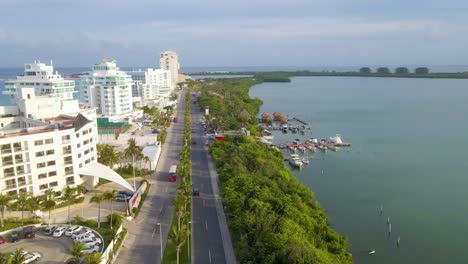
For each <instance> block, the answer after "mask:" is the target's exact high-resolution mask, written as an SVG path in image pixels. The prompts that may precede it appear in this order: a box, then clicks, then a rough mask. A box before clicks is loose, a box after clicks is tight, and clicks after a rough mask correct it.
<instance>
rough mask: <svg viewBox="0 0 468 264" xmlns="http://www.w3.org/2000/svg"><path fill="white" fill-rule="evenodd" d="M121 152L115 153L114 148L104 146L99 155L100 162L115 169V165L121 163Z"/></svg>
mask: <svg viewBox="0 0 468 264" xmlns="http://www.w3.org/2000/svg"><path fill="white" fill-rule="evenodd" d="M120 156H121V155H120V152H118V151H115V150H114V147H112V146H109V145H103V146H102V147H101V151H100V154H99V162H101V163H102V164H104V165H106V166H109V167H110V168H114V165H115V164H117V163H119V161H120Z"/></svg>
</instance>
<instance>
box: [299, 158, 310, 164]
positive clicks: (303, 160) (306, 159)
mask: <svg viewBox="0 0 468 264" xmlns="http://www.w3.org/2000/svg"><path fill="white" fill-rule="evenodd" d="M301 161H302V163H304V164H309V159H308V158H307V157H303V158H302V160H301Z"/></svg>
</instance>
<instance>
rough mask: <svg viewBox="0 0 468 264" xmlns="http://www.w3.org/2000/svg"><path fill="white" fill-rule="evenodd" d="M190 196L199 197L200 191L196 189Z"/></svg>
mask: <svg viewBox="0 0 468 264" xmlns="http://www.w3.org/2000/svg"><path fill="white" fill-rule="evenodd" d="M192 194H193V196H200V190H198V189H197V188H194V189H193V192H192Z"/></svg>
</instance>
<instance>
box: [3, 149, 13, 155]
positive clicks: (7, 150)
mask: <svg viewBox="0 0 468 264" xmlns="http://www.w3.org/2000/svg"><path fill="white" fill-rule="evenodd" d="M1 153H2V154H9V153H11V149H2V151H1Z"/></svg>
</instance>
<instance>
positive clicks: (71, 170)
mask: <svg viewBox="0 0 468 264" xmlns="http://www.w3.org/2000/svg"><path fill="white" fill-rule="evenodd" d="M65 174H66V175H69V174H73V167H72V166H70V167H66V168H65Z"/></svg>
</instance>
